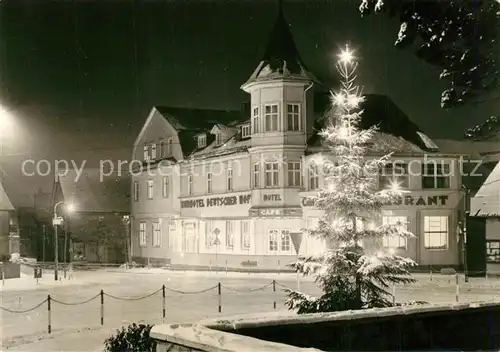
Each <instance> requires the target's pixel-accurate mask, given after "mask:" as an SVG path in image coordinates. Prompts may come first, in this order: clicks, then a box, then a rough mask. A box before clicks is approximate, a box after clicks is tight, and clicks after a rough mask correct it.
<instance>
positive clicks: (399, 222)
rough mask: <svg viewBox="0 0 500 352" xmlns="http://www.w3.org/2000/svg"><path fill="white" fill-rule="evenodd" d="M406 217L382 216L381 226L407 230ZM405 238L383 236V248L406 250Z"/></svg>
mask: <svg viewBox="0 0 500 352" xmlns="http://www.w3.org/2000/svg"><path fill="white" fill-rule="evenodd" d="M407 221H408V220H407V217H406V216H384V217H382V225H392V226H400V227H401V228H403V229H404V230H407V227H408V225H407ZM406 241H407V239H406V237H403V236H384V237H383V239H382V242H383V246H384V247H386V248H404V249H406Z"/></svg>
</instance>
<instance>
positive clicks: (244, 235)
mask: <svg viewBox="0 0 500 352" xmlns="http://www.w3.org/2000/svg"><path fill="white" fill-rule="evenodd" d="M241 248H242V249H246V250H248V249H250V223H249V221H248V220H241Z"/></svg>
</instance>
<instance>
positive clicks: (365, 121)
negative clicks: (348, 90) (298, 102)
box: [308, 92, 438, 153]
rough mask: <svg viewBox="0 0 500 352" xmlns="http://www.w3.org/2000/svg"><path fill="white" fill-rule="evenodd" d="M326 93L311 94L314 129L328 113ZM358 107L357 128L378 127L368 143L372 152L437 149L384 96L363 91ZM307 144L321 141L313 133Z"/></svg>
mask: <svg viewBox="0 0 500 352" xmlns="http://www.w3.org/2000/svg"><path fill="white" fill-rule="evenodd" d="M329 94H330V93H324V92H319V93H316V94H315V100H316V103H315V104H314V105H315V107H314V108H315V116H316V117H317V118H316V125H315V129H316V131H319V130H321V129H322V128H323V126H324V125H325V123H326V119H328V118H329V117H330V116H331V115H332V108H331V102H330V98H329ZM364 98H365V101H364V102H363V103H362V104H361V106H360V108H361V109H362V110H363V114H362V115H361V121H360V126H359V127H360V128H361V129H367V128H370V127H372V126H378V131H377V132H376V133H375V135H374V136H373V139H372V142H371V148H370V149H371V151H372V152H381V153H387V152H398V153H424V152H437V151H438V147H437V146H436V145H435V144H434V143H433V141H432V140H431V139H430V138H429V137H428V136H426V135H425V134H424V133H423V132H422V131H421V130H420V129H419V127H418V126H417V125H416V124H414V123H413V122H412V121H411V120H410V119H409V117H408V116H407V115H406V114H405V113H404V112H403V111H402V110H401V109H400V108H399V107H398V106H397V105H396V104H395V103H394V102H393V101H392V100H391V99H390V98H389V97H388V96H386V95H381V94H366V95H365V96H364ZM308 144H309V145H311V146H314V145H316V146H319V145H320V144H321V139H320V137H319V136H318V135H317V134H315V135H313V136H312V137H311V139H310V140H309V141H308Z"/></svg>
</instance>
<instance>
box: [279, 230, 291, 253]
mask: <svg viewBox="0 0 500 352" xmlns="http://www.w3.org/2000/svg"><path fill="white" fill-rule="evenodd" d="M291 249H292V247H291V239H290V231H288V230H281V251H282V252H290V250H291Z"/></svg>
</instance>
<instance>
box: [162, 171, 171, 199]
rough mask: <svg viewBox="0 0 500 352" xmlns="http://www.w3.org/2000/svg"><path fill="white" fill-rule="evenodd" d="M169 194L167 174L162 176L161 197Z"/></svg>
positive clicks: (166, 196)
mask: <svg viewBox="0 0 500 352" xmlns="http://www.w3.org/2000/svg"><path fill="white" fill-rule="evenodd" d="M169 194H170V179H169V177H168V176H163V198H168V195H169Z"/></svg>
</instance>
